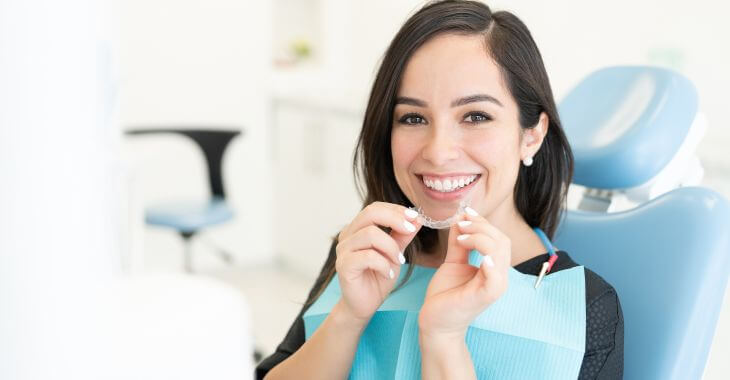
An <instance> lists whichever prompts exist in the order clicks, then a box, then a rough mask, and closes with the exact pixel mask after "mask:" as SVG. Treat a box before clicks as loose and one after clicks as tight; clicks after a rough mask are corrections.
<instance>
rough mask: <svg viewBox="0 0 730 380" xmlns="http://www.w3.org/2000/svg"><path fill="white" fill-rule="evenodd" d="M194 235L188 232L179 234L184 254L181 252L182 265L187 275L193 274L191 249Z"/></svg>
mask: <svg viewBox="0 0 730 380" xmlns="http://www.w3.org/2000/svg"><path fill="white" fill-rule="evenodd" d="M193 234H194V233H189V232H183V233H181V235H182V237H183V245H184V247H183V248H184V252H183V255H184V256H183V265H184V269H185V272H187V273H193V247H192V242H191V240H192V237H193Z"/></svg>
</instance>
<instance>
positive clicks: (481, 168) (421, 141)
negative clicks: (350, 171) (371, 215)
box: [391, 35, 547, 220]
mask: <svg viewBox="0 0 730 380" xmlns="http://www.w3.org/2000/svg"><path fill="white" fill-rule="evenodd" d="M518 117H519V112H518V108H517V104H516V102H515V101H514V100H513V98H512V96H511V95H510V93H509V91H508V89H507V88H506V87H505V83H504V81H503V79H502V75H501V73H500V70H499V67H498V66H497V64H496V63H495V62H494V61H493V60H492V58H491V57H490V56H489V55H488V53H487V51H486V49H485V46H484V39H483V37H481V36H458V35H443V36H438V37H436V38H434V39H431V40H430V41H428V42H427V43H426V44H424V45H423V46H421V47H420V48H419V49H418V50H417V51H416V52H415V53H414V54H413V56H412V57H411V59H410V60H409V62H408V63H407V65H406V69H405V71H404V73H403V76H402V81H401V84H400V88H399V90H398V94H397V100H396V106H395V109H394V113H393V125H392V132H391V133H392V135H391V152H392V155H393V169H394V172H395V177H396V181H397V182H398V185H399V186H400V188H401V190H402V191H403V193H404V194H405V195H406V196H407V197H408V199H410V201H411V202H412V203H413V204H415V205H417V206H420V207H421V208H422V209H423V211H424V213H425V214H426V215H428V216H430V217H431V218H433V219H438V220H443V219H446V218H448V217H450V216H452V215H454V213H455V212H456V211H457V210H458V206H459V202H460V201H461V200H462V199H465V198H469V199H470V206H471V207H472V208H473V209H475V210H477V211H478V212H479V213H480V214H481V215H491V214H493V213H495V212H501V211H500V210H506V211H511V210H514V200H513V190H514V187H515V183H516V181H517V174H518V170H519V165H520V164H521V160H522V159H523V158H525V157H527V156H533V155H534V154H535V152H536V151H537V149H539V146H540V143H541V142H542V138H543V136H544V134H545V132H546V129H547V120H546V117H545V115H542V116H541V117H540V122H539V123H538V125H537V127H536V128H533V129H525V130H524V132H523V130H522V128H521V127H520V124H519V119H518Z"/></svg>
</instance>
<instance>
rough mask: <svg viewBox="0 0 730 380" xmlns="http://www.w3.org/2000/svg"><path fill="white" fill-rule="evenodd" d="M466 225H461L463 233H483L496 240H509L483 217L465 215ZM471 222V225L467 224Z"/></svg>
mask: <svg viewBox="0 0 730 380" xmlns="http://www.w3.org/2000/svg"><path fill="white" fill-rule="evenodd" d="M463 222H464V223H460V224H459V228H460V229H461V231H463V232H462V233H473V232H475V231H481V232H483V233H485V234H486V235H489V236H491V237H493V238H494V239H495V240H503V239H505V238H507V235H505V234H504V233H503V232H502V231H501V230H500V229H499V228H497V227H495V226H494V225H493V224H492V223H490V222H489V221H488V220H487V219H486V218H485V217H483V216H481V215H478V214H477V215H474V214H471V213H466V214H464V220H463ZM467 222H471V223H467Z"/></svg>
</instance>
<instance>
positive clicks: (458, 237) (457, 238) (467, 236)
mask: <svg viewBox="0 0 730 380" xmlns="http://www.w3.org/2000/svg"><path fill="white" fill-rule="evenodd" d="M468 238H469V234H464V235H459V236H457V237H456V240H465V239H468Z"/></svg>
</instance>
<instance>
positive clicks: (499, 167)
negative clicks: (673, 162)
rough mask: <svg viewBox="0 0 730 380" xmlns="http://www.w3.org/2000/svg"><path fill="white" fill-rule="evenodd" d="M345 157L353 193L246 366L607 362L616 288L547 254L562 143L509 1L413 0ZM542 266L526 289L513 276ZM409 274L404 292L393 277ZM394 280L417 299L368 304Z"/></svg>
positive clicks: (370, 370) (565, 166)
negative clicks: (320, 258) (358, 184)
mask: <svg viewBox="0 0 730 380" xmlns="http://www.w3.org/2000/svg"><path fill="white" fill-rule="evenodd" d="M355 168H356V169H357V168H360V169H361V171H362V172H361V173H357V174H360V175H361V176H360V177H359V178H360V179H363V178H364V183H365V195H366V197H365V202H364V207H363V209H362V211H361V212H360V213H359V214H358V215H357V216H356V217H355V218H354V219H353V220H352V222H351V223H350V224H349V225H347V226H346V227H345V228H344V229H343V230H342V231H341V232H340V233H339V235H338V236H337V238H336V239H334V242H333V244H332V248H331V249H330V254H329V257H328V259H327V262H326V263H325V265H324V268H323V269H322V273H321V274H320V276H319V278H318V280H317V282H316V283H315V285H314V287H313V289H312V290H311V292H310V294H309V299H308V300H307V302H306V304H305V306H304V308H303V309H302V312H301V313H300V315H299V316H298V317H297V319H296V321H295V322H294V324H293V326H292V327H291V328H290V330H289V332H288V334H287V336H286V338H285V340H284V341H283V342H282V343H281V344H280V346H279V347H278V349H277V352H275V353H274V354H273V355H271V356H270V357H268V358H267V359H265V360H264V361H263V362H262V363H261V364H260V365H259V366H258V367H257V377H258V378H262V377H263V376H264V375H266V378H267V379H284V378H298V379H303V378H306V379H310V378H312V379H313V378H317V379H325V378H327V379H329V378H332V379H342V378H345V377H347V376H348V374H349V375H350V376H351V377H353V378H368V377H371V378H381V377H388V378H394V377H397V378H401V377H413V378H417V377H418V375H419V372H420V375H421V376H422V377H423V378H426V379H432V378H449V379H468V378H472V379H474V378H477V377H479V378H524V377H531V378H535V377H539V378H545V379H548V378H567V377H576V376H577V377H579V378H581V379H583V378H586V379H588V378H591V379H592V378H606V379H608V378H610V379H614V378H621V376H622V371H623V369H622V368H623V319H622V314H621V308H620V304H619V300H618V297H617V295H616V292H615V290H614V289H613V288H612V287H611V286H610V285H609V284H608V283H606V282H605V281H604V280H603V279H602V278H600V277H599V276H598V275H596V274H595V273H594V272H592V271H590V270H588V269H587V268H583V267H582V266H579V265H578V264H576V263H575V262H573V261H572V260H571V259H570V257H569V256H568V254H567V253H566V252H563V251H558V252H557V255H553V254H551V251H552V248H553V247H552V245H551V244H550V243H549V239H547V237H546V236H553V234H554V232H555V229H556V227H557V226H558V223H559V219H560V216H561V212H562V210H563V209H564V205H565V200H566V192H567V186H568V184H570V181H571V176H572V170H573V158H572V154H571V151H570V147H569V146H568V143H567V140H566V138H565V135H564V133H563V130H562V128H561V125H560V120H559V118H558V113H557V109H556V106H555V102H554V100H553V96H552V91H551V89H550V84H549V81H548V77H547V74H546V72H545V69H544V65H543V62H542V58H541V56H540V53H539V51H538V49H537V46H536V45H535V42H534V41H533V39H532V37H531V35H530V33H529V31H528V30H527V28H526V27H525V25H524V24H523V23H522V22H521V21H520V20H519V19H518V18H516V17H515V16H514V15H512V14H510V13H508V12H496V13H492V12H491V11H490V10H489V8H488V7H487V6H486V5H484V4H482V3H479V2H472V1H440V2H434V3H430V4H428V5H426V6H425V7H424V8H422V9H421V10H420V11H419V12H417V13H416V14H414V15H413V16H412V17H411V18H410V19H409V20H408V21H407V22H406V23H405V25H403V27H402V28H401V30H400V31H399V32H398V34H397V35H396V36H395V38H394V39H393V41H392V42H391V44H390V46H389V48H388V50H387V52H386V54H385V57H384V59H383V62H382V64H381V67H380V69H379V71H378V74H377V76H376V79H375V82H374V84H373V89H372V92H371V94H370V99H369V102H368V106H367V110H366V113H365V118H364V122H363V128H362V132H361V134H360V138H359V141H358V145H357V154H356V156H355ZM464 202H468V203H469V204H468V206H469V207H466V208H463V209H459V206H460V204H461V205H462V206H463V203H464ZM416 207H417V208H418V210H419V211H420V212H421V214H420V215H419V213H417V212H414V211H413V209H414V208H416ZM461 210H464V211H465V212H463V213H462V212H457V211H461ZM455 212H456V216H455V218H454V220H453V221H454V223H453V224H451V225H450V226H449V228H448V229H432V228H428V227H424V226H423V223H424V220H426V219H424V217H428V218H430V219H435V220H444V219H447V218H449V217H452V215H454V213H455ZM546 251H548V252H549V253H545V252H546ZM470 252H478V253H479V254H480V255H481V257H482V260H481V264H480V265H475V264H474V263H470ZM551 258H552V260H551ZM477 261H478V260H477ZM406 266H407V270H405V271H404V273H403V274H401V269H402V268H405V267H406ZM541 270H542V272H543V275H545V272H549V273H547V274H546V275H545V276H544V278H542V279H541V280H542V281H543V282H544V283H545V285H542V287H543V288H542V289H539V288H538V289H537V290H534V289H532V287H531V286H528V287H529V288H530V291H528V290H525V289H526V288H528V287H526V286H525V284H524V282H525V281H524V280H527V281H530V284H532V282H531V281H532V279H536V278H537V277H536V276H537V275H538V274H539V272H540V271H541ZM335 274H336V275H335ZM424 276H425V277H424ZM576 276H579V277H576ZM424 278H425V279H426V280H427V281H426V282H424V284H425V285H423V287H424V288H423V289H421V293H418V289H415V288H414V285H409V284H414V283H417V281H416V280H417V279H424ZM409 281H410V282H409ZM414 281H416V282H414ZM426 285H427V289H425V286H426ZM401 287H402V288H401ZM414 289H415V290H414ZM559 289H567V290H566V292H565V293H564V294H563V293H561V294H562V295H558V293H559V292H560V291H561V290H559ZM520 292H522V293H520ZM413 294H420V296H417V297H414V296H413ZM520 294H521V295H520ZM404 297H405V298H404ZM408 297H411V298H418V299H417V301H418V305H419V308H418V309H417V310H415V313H417V320H413V321H411V324H410V325H409V323H408V321H407V317H406V320H399V322H397V323H396V322H393V321H394V320H395V319H394V316H396V315H400V314H398V313H391V314H387V313H385V312H384V311H385V309H386V308H385V307H384V306H385V305H388V310H405V309H404V308H405V306H403V304H398V302H401V303H403V302H404V303H405V304H408V303H409V302H410V301H413V299H409V298H408ZM530 297H534V301H530V302H527V303H525V302H526V299H527V298H530ZM396 298H399V299H400V300H401V301H392V300H394V299H396ZM530 299H532V298H530ZM421 300H422V302H421ZM394 305H395V306H394ZM391 307H393V308H391ZM312 309H317V310H323V311H324V312H323V314H322V318H320V319H319V320H317V318H316V316H314V315H313V314H312V313H313V312H312ZM379 309H380V310H381V311H380V312H379V311H378V310H379ZM308 310H309V311H308ZM566 310H567V311H566ZM307 313H309V314H307ZM403 315H408V314H407V313H406V314H403ZM576 315H577V316H578V319H575V316H576ZM389 318H390V319H389ZM570 318H573V319H570ZM305 319H306V323H305ZM546 320H551V321H553V322H550V323H551V324H550V325H546V326H548V327H547V328H537V327H539V326H543V324H544V321H546ZM514 321H520V322H519V324H515V323H513V322H514ZM554 321H557V322H554ZM561 321H563V322H565V321H572V322H565V323H562V322H561ZM561 323H562V325H561ZM505 326H507V327H505ZM509 326H512V327H509ZM514 326H519V327H517V328H516V330H515V327H514ZM510 329H512V330H510ZM546 331H547V333H546ZM553 331H555V332H556V333H555V334H550V332H553ZM574 332H576V333H575V334H573V333H574ZM409 334H410V336H411V337H412V338H411V340H408V339H406V338H405V337H406V336H409ZM305 335H306V337H305ZM564 335H571V338H570V339H572V340H570V339H568V340H570V342H572V343H570V344H572V345H573V346H572V347H573V348H572V350H571V349H566V347H569V346H570V344H565V342H567V341H568V340H565V341H564V340H563V338H564ZM573 335H575V336H573ZM402 337H403V338H402ZM416 337H417V338H416ZM393 339H395V341H394V340H393ZM566 339H567V338H566ZM386 342H390V343H386ZM393 342H396V343H393ZM496 342H499V343H496ZM561 342H563V343H561ZM576 342H579V344H580V347H577V348H576V347H575V346H576ZM413 346H418V350H415V352H416V353H415V354H410V356H409V354H406V352H411V353H412V352H414V350H413ZM393 347H395V348H393ZM394 350H395V351H394ZM409 350H410V351H409ZM356 353H357V355H356ZM418 358H420V365H419V364H418V362H419V360H418ZM413 366H415V367H413Z"/></svg>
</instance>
